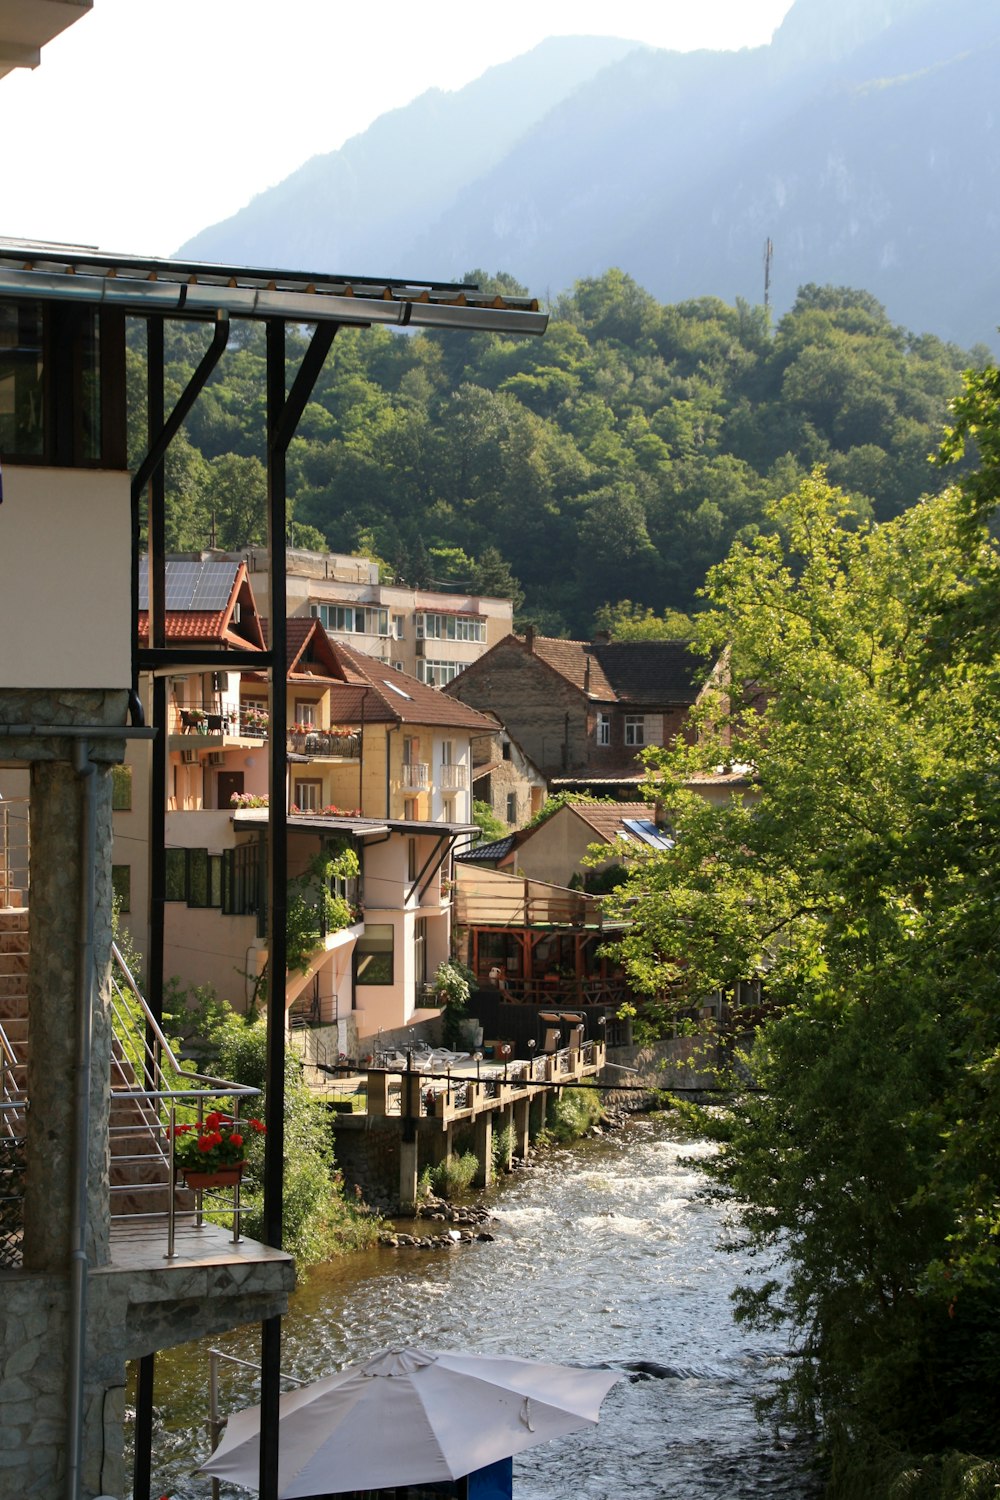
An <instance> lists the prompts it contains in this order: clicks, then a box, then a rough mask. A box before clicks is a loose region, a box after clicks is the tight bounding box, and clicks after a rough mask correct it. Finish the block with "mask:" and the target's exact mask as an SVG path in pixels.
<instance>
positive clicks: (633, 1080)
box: [601, 1037, 717, 1110]
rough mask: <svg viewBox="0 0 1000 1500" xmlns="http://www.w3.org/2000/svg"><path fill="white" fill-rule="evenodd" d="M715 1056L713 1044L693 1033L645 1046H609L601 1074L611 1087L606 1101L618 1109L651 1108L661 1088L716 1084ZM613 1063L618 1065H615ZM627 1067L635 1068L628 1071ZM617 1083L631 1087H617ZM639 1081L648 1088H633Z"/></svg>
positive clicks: (701, 1087) (710, 1086)
mask: <svg viewBox="0 0 1000 1500" xmlns="http://www.w3.org/2000/svg"><path fill="white" fill-rule="evenodd" d="M715 1056H716V1054H715V1050H714V1045H713V1047H712V1048H711V1049H710V1050H709V1049H708V1048H707V1047H706V1044H705V1043H704V1042H702V1041H699V1040H698V1039H697V1038H694V1037H669V1038H665V1039H663V1040H662V1041H658V1042H651V1043H647V1044H646V1045H644V1046H640V1045H639V1044H637V1043H633V1044H632V1045H631V1046H629V1047H609V1048H608V1055H607V1066H606V1067H605V1070H604V1073H603V1074H602V1075H601V1082H602V1083H603V1084H606V1085H607V1087H608V1092H607V1093H606V1094H605V1096H604V1097H605V1102H606V1103H607V1104H608V1106H609V1107H611V1108H615V1109H626V1110H638V1109H648V1108H649V1106H650V1104H652V1103H654V1101H655V1096H656V1093H657V1092H658V1091H660V1090H664V1089H667V1090H669V1089H672V1088H673V1089H685V1090H688V1089H710V1088H713V1087H715V1086H716V1084H717V1078H716V1074H715V1071H714V1068H713V1064H714V1061H715ZM614 1063H617V1064H619V1066H618V1067H612V1066H611V1064H614ZM625 1068H629V1069H635V1070H636V1071H635V1072H625V1071H623V1069H625ZM615 1084H627V1085H628V1086H629V1087H628V1089H627V1090H626V1089H624V1088H619V1089H616V1088H615ZM637 1085H640V1086H644V1087H645V1088H646V1089H647V1090H648V1091H649V1092H648V1093H634V1092H632V1090H633V1089H634V1088H635V1087H636V1086H637Z"/></svg>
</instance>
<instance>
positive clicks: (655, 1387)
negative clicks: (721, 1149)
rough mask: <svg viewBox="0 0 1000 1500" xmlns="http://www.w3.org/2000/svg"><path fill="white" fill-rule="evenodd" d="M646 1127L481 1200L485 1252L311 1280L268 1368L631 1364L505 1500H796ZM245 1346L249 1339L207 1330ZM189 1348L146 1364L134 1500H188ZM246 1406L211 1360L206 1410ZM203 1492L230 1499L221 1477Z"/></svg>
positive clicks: (749, 1366) (663, 1152)
mask: <svg viewBox="0 0 1000 1500" xmlns="http://www.w3.org/2000/svg"><path fill="white" fill-rule="evenodd" d="M709 1149H711V1148H710V1147H708V1146H699V1145H697V1144H695V1145H692V1144H691V1143H690V1142H681V1141H680V1140H679V1139H678V1138H677V1137H676V1136H675V1135H674V1134H673V1132H672V1130H671V1127H670V1125H669V1124H668V1123H667V1122H665V1121H663V1120H658V1119H649V1118H641V1119H637V1120H634V1121H632V1122H630V1123H629V1125H628V1126H626V1128H625V1129H623V1130H622V1131H620V1132H617V1133H615V1134H614V1135H608V1136H604V1137H602V1138H600V1139H599V1140H592V1141H585V1142H582V1143H580V1144H579V1145H577V1146H575V1147H573V1148H572V1149H570V1150H561V1151H557V1152H553V1153H550V1154H548V1155H546V1156H544V1157H542V1158H540V1159H539V1161H538V1162H537V1163H536V1164H535V1165H534V1166H533V1167H532V1168H531V1169H530V1170H527V1171H524V1172H522V1173H519V1174H517V1175H516V1176H515V1177H514V1178H513V1179H509V1180H508V1181H507V1182H506V1183H505V1184H504V1185H503V1186H502V1187H501V1188H500V1189H499V1190H498V1191H497V1192H496V1193H495V1196H494V1201H493V1205H492V1206H493V1209H494V1212H495V1213H496V1215H497V1221H496V1223H495V1224H494V1225H492V1226H491V1229H492V1232H493V1233H494V1234H495V1236H496V1238H495V1240H494V1242H493V1243H482V1244H479V1243H477V1244H475V1245H472V1246H468V1245H466V1246H457V1247H455V1248H454V1249H453V1250H451V1251H440V1250H439V1251H426V1250H424V1251H421V1250H416V1249H414V1250H405V1251H403V1250H378V1251H373V1252H370V1253H368V1254H363V1255H357V1256H350V1257H347V1258H345V1259H343V1260H339V1261H335V1262H332V1263H330V1264H328V1265H325V1266H321V1267H318V1268H316V1269H314V1270H313V1271H311V1272H310V1273H309V1274H308V1276H307V1278H306V1279H305V1282H304V1284H303V1286H302V1287H301V1288H300V1290H299V1291H298V1292H296V1294H295V1296H294V1298H293V1305H292V1310H291V1312H290V1314H289V1316H288V1317H287V1318H286V1320H285V1322H284V1325H283V1328H284V1333H283V1345H282V1351H283V1352H282V1368H283V1369H284V1370H286V1371H287V1372H288V1373H289V1374H291V1375H295V1376H298V1377H300V1378H305V1379H313V1378H316V1377H318V1376H320V1375H323V1374H328V1373H330V1372H331V1371H332V1370H334V1369H338V1368H340V1367H341V1366H342V1365H344V1364H348V1363H352V1362H354V1361H358V1360H361V1359H365V1358H367V1357H368V1356H369V1355H371V1354H372V1353H374V1352H375V1351H376V1350H377V1349H380V1348H383V1347H385V1346H386V1345H389V1344H399V1343H404V1344H408V1343H424V1344H427V1345H429V1346H431V1347H438V1348H451V1349H468V1350H473V1351H476V1352H479V1353H505V1354H514V1355H521V1356H526V1357H531V1358H538V1359H546V1360H555V1361H562V1362H564V1363H568V1364H579V1365H595V1364H609V1365H611V1366H615V1367H617V1366H622V1367H625V1366H627V1365H630V1364H634V1363H635V1362H637V1361H649V1362H653V1363H655V1364H656V1365H658V1366H664V1367H667V1369H668V1370H669V1372H670V1373H669V1374H667V1375H666V1376H664V1377H659V1378H642V1377H639V1378H635V1377H634V1376H633V1378H631V1379H630V1378H627V1377H626V1378H625V1379H624V1380H622V1381H621V1382H620V1383H619V1384H618V1385H616V1386H615V1387H614V1388H613V1389H612V1391H611V1392H610V1394H609V1395H608V1396H607V1398H606V1400H605V1402H604V1405H603V1407H602V1410H601V1421H600V1425H599V1426H598V1427H597V1428H596V1429H593V1430H591V1431H589V1432H586V1433H583V1434H578V1435H575V1436H573V1437H568V1438H564V1439H561V1440H560V1441H558V1442H554V1443H549V1444H546V1445H544V1446H543V1447H540V1448H536V1449H533V1450H532V1451H531V1452H529V1453H526V1454H523V1455H522V1456H521V1457H519V1458H517V1459H515V1462H514V1492H515V1495H516V1496H517V1497H518V1500H566V1497H574V1500H575V1497H594V1500H618V1497H620V1496H628V1497H629V1500H764V1497H768V1496H774V1497H780V1500H813V1497H815V1496H817V1495H818V1493H819V1488H818V1486H817V1484H816V1482H815V1479H814V1478H813V1476H812V1474H811V1472H810V1469H809V1465H808V1454H806V1453H804V1452H802V1451H801V1450H798V1449H796V1447H795V1446H791V1447H789V1446H787V1445H786V1444H785V1443H784V1442H778V1441H776V1440H775V1436H774V1434H773V1433H772V1432H770V1431H769V1430H767V1429H762V1428H760V1427H759V1426H758V1425H757V1423H756V1421H755V1418H754V1415H753V1398H754V1395H755V1394H758V1393H760V1392H761V1391H762V1390H764V1389H765V1388H766V1386H767V1383H768V1380H769V1379H770V1378H771V1377H772V1376H773V1373H774V1372H775V1370H776V1369H777V1368H778V1367H779V1366H780V1361H781V1353H782V1351H781V1348H780V1346H779V1345H778V1344H777V1343H776V1341H775V1340H774V1338H773V1337H772V1336H770V1335H762V1334H759V1333H752V1332H748V1331H747V1330H745V1329H743V1328H738V1327H737V1326H736V1325H735V1324H734V1323H733V1321H732V1316H731V1311H730V1303H729V1294H730V1292H731V1291H732V1289H733V1287H734V1286H735V1285H736V1284H737V1283H738V1282H739V1281H741V1280H742V1279H743V1278H744V1276H746V1275H747V1274H749V1272H750V1270H751V1267H750V1265H749V1264H748V1262H747V1260H746V1258H745V1257H744V1256H743V1255H742V1254H740V1253H729V1254H727V1253H724V1252H722V1251H720V1250H719V1249H718V1240H719V1236H720V1229H721V1219H720V1210H719V1208H718V1206H717V1205H715V1204H712V1203H709V1202H707V1201H706V1200H705V1199H703V1198H702V1197H700V1196H699V1188H700V1186H701V1185H702V1184H703V1181H704V1179H703V1178H702V1177H701V1175H700V1174H699V1173H698V1171H697V1169H696V1167H695V1166H694V1165H691V1164H690V1163H689V1162H688V1161H687V1160H685V1159H686V1158H695V1159H697V1157H698V1155H699V1154H703V1153H704V1152H705V1151H708V1150H709ZM215 1343H216V1346H217V1347H219V1348H222V1349H224V1350H225V1351H226V1352H227V1353H230V1354H234V1355H237V1356H239V1357H241V1358H245V1359H250V1360H253V1359H255V1358H257V1357H258V1340H257V1331H256V1330H241V1331H240V1332H239V1333H237V1334H232V1335H229V1336H227V1337H224V1338H222V1339H219V1340H216V1341H215ZM206 1391H207V1358H206V1355H205V1351H204V1348H202V1347H200V1346H196V1345H189V1346H187V1347H186V1348H185V1349H183V1350H177V1351H174V1352H172V1353H168V1354H164V1355H162V1356H160V1358H159V1359H158V1360H157V1394H156V1402H157V1405H158V1407H160V1408H161V1409H162V1410H163V1411H164V1412H168V1413H169V1418H170V1420H169V1426H168V1427H167V1428H165V1429H163V1428H161V1430H160V1431H158V1433H157V1438H156V1445H155V1454H154V1471H153V1472H154V1488H153V1494H154V1495H159V1494H161V1493H163V1494H167V1495H169V1496H171V1500H202V1497H207V1496H208V1495H209V1493H210V1489H209V1484H208V1481H207V1480H203V1479H200V1478H192V1477H191V1467H192V1458H193V1456H197V1455H199V1454H201V1453H203V1452H204V1451H206V1447H205V1442H204V1439H203V1437H202V1432H201V1431H199V1430H198V1428H199V1424H200V1423H203V1422H204V1420H205V1416H206V1399H207V1398H206ZM255 1400H256V1386H255V1378H254V1372H253V1371H251V1370H237V1369H235V1367H233V1366H228V1367H226V1366H223V1374H222V1404H223V1409H224V1410H226V1411H229V1410H233V1409H235V1408H237V1407H242V1406H249V1405H252V1404H253V1403H254V1401H255ZM222 1493H223V1495H225V1496H227V1497H229V1496H233V1497H235V1496H237V1495H243V1496H245V1495H246V1493H247V1492H246V1491H242V1490H236V1489H231V1488H229V1487H226V1486H224V1487H223V1490H222Z"/></svg>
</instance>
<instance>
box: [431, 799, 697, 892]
mask: <svg viewBox="0 0 1000 1500" xmlns="http://www.w3.org/2000/svg"><path fill="white" fill-rule="evenodd" d="M596 844H601V845H606V846H607V847H608V849H609V850H610V851H611V852H610V853H609V854H608V855H607V856H606V857H605V858H602V859H600V860H595V859H594V857H593V856H592V855H591V852H590V851H591V849H592V847H593V846H594V845H596ZM671 847H672V844H671V840H670V835H669V832H668V831H667V830H666V829H665V828H664V827H663V826H662V823H659V824H658V823H657V820H656V814H655V811H654V809H653V808H652V807H650V805H649V803H648V802H566V803H564V804H563V806H562V807H557V808H556V810H555V812H553V813H551V814H550V816H548V817H547V818H545V819H544V820H543V821H542V822H541V823H538V824H536V825H535V826H534V827H533V828H522V829H521V830H520V831H519V832H516V833H514V834H512V835H511V836H510V837H509V838H508V839H497V840H496V841H495V842H493V843H491V844H487V845H485V846H484V847H477V846H473V847H472V848H471V849H469V850H467V851H466V852H464V853H463V854H461V855H460V856H459V858H460V859H461V861H462V863H463V864H467V865H485V866H488V867H489V868H491V869H494V870H503V871H505V872H506V873H507V874H511V875H515V874H516V875H521V876H524V877H526V878H527V879H529V880H541V881H546V882H548V883H549V884H552V885H558V886H565V887H572V888H575V889H580V890H584V891H595V890H601V889H607V884H606V881H607V877H608V875H609V872H610V873H612V874H614V873H617V872H618V871H620V870H623V869H627V868H628V866H629V864H630V863H634V861H635V860H636V858H637V857H639V858H641V857H642V855H643V853H644V852H645V851H648V850H653V851H657V852H658V851H662V850H665V849H669V848H671Z"/></svg>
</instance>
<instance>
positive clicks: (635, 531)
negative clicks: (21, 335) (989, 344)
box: [131, 271, 987, 636]
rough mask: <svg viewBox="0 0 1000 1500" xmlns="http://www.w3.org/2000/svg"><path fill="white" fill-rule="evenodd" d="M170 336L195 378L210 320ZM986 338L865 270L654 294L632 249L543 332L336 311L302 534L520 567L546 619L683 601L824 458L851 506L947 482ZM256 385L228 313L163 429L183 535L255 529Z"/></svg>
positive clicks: (463, 566) (258, 350)
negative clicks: (767, 296) (959, 343)
mask: <svg viewBox="0 0 1000 1500" xmlns="http://www.w3.org/2000/svg"><path fill="white" fill-rule="evenodd" d="M475 279H476V280H477V281H479V282H480V283H482V282H483V281H484V280H485V278H484V277H482V276H481V275H476V276H475ZM501 280H502V281H505V279H504V278H501ZM505 284H506V285H507V286H508V287H510V285H511V284H510V283H509V281H505ZM172 338H173V345H172V363H171V366H170V374H171V378H172V380H173V381H174V382H175V383H176V388H177V389H179V388H180V386H181V383H182V382H183V381H184V380H185V379H186V378H187V376H188V374H189V373H190V371H191V369H193V367H194V365H195V363H196V361H197V359H198V358H199V356H200V353H201V348H202V345H201V342H200V341H201V340H203V338H204V335H203V334H202V333H201V332H199V331H198V330H194V329H192V330H190V331H188V330H186V329H180V330H178V329H177V327H176V325H175V331H174V332H173V334H172ZM304 344H305V337H304V336H302V337H301V339H300V341H299V346H298V347H296V346H295V344H294V341H293V343H292V344H291V345H290V355H289V365H290V373H291V370H292V369H294V367H296V366H297V364H298V360H299V358H300V356H301V351H302V348H303V347H304ZM986 357H987V356H986V351H985V350H979V351H973V353H972V354H970V353H969V352H968V351H963V350H960V349H958V348H957V347H955V346H954V345H949V344H945V343H943V342H942V341H941V340H939V339H937V338H935V337H934V336H932V335H929V334H923V335H918V336H915V335H912V334H910V333H907V332H906V331H905V330H903V329H902V328H898V327H895V326H893V324H892V323H891V322H890V321H889V319H888V318H887V317H886V315H885V313H884V311H883V309H882V308H881V307H880V306H879V304H878V303H877V302H876V301H875V300H874V298H872V297H871V296H870V295H868V294H867V293H865V292H863V291H851V290H845V289H838V288H830V287H816V286H808V287H804V288H803V289H802V290H801V291H800V292H799V295H798V297H797V298H796V300H795V304H794V307H793V308H792V309H791V311H790V312H788V313H787V314H786V315H785V316H784V317H782V318H781V319H780V321H778V322H777V324H776V326H774V327H772V326H771V325H770V323H769V319H768V316H767V313H766V312H765V310H764V309H763V308H761V307H751V306H749V305H748V304H745V303H742V302H740V303H738V304H737V305H736V306H735V307H730V306H727V305H726V304H725V303H723V302H720V301H718V300H716V299H714V298H701V299H698V300H696V301H691V302H685V303H680V304H677V305H673V306H665V305H662V304H660V303H659V302H657V301H656V300H655V299H654V298H653V297H651V296H649V295H648V294H647V293H646V292H645V291H643V290H642V288H640V287H639V286H638V285H636V283H635V282H633V281H632V280H630V279H629V278H628V277H627V276H624V275H622V274H621V273H620V272H617V271H609V272H608V273H607V274H606V275H604V276H602V277H600V278H596V279H593V280H589V281H584V282H580V283H578V284H577V286H576V288H575V289H574V291H573V293H572V294H571V295H568V296H566V297H565V298H563V299H561V300H560V301H559V303H558V305H557V307H556V308H555V310H554V315H553V318H552V321H551V324H550V327H549V331H548V333H547V334H546V336H545V337H544V338H542V339H530V340H529V339H511V338H501V337H494V336H490V335H475V336H470V337H467V338H462V337H459V336H455V335H453V334H449V335H446V336H439V335H436V334H422V335H419V336H406V335H402V334H395V333H391V332H388V331H386V330H370V331H369V330H344V331H343V332H341V333H340V335H339V336H338V338H337V340H336V342H335V344H334V348H333V352H332V354H331V356H330V358H329V359H328V360H327V364H326V367H325V368H324V370H323V372H322V374H321V376H320V378H319V381H318V382H317V385H316V388H315V392H314V395H313V400H312V401H311V403H310V404H309V406H308V407H307V408H306V411H305V414H304V417H303V420H302V423H301V425H300V428H299V435H298V437H297V438H296V440H295V442H294V443H293V445H292V449H291V452H290V461H289V493H290V497H291V502H292V506H293V512H294V523H293V529H292V537H291V540H292V541H293V542H295V543H297V544H298V545H305V546H328V547H330V548H331V549H333V550H336V551H344V552H350V551H361V552H365V553H368V554H374V555H377V556H379V557H380V558H382V559H383V560H384V561H385V562H386V563H387V564H388V565H389V566H390V567H391V568H392V569H393V570H394V571H395V572H396V574H397V575H398V576H399V577H401V578H403V579H405V580H406V581H407V582H409V583H413V584H428V583H432V582H433V583H434V584H435V585H444V586H448V585H453V586H468V585H470V584H471V585H472V586H473V587H475V588H478V589H480V590H482V591H484V592H489V591H493V592H506V591H507V589H508V588H510V589H511V590H512V591H513V592H514V595H515V597H519V595H520V592H521V591H523V605H522V606H521V609H520V614H521V616H522V618H524V619H531V620H533V621H534V622H535V623H536V624H537V625H538V626H539V627H540V628H542V629H543V630H545V631H546V632H548V633H550V634H559V633H570V634H573V635H578V636H579V635H582V634H586V633H587V632H588V631H589V630H590V629H591V628H592V625H593V621H594V616H595V614H596V612H597V611H598V609H599V608H600V606H601V605H602V604H605V603H607V602H614V601H618V600H621V599H630V600H632V601H634V602H636V603H640V604H643V605H645V606H649V607H651V608H653V609H654V610H655V611H657V612H660V611H662V610H663V609H665V608H666V609H676V610H690V609H691V608H692V607H693V606H694V605H695V602H696V599H695V596H696V591H697V590H698V588H699V587H700V585H701V583H702V581H703V579H704V577H705V573H706V570H707V569H708V568H709V567H710V566H711V565H712V564H714V563H717V562H719V561H720V560H721V559H722V558H723V557H724V556H725V555H726V554H727V552H728V551H729V548H730V546H731V544H732V542H733V540H734V539H735V538H737V537H740V538H744V539H749V538H750V537H752V536H753V535H754V534H755V533H756V532H757V531H759V530H760V529H762V528H764V529H767V528H769V527H770V526H771V524H772V523H771V522H769V521H768V520H767V519H766V518H765V508H766V506H767V504H768V502H769V501H771V500H774V499H776V498H780V497H781V496H783V495H785V494H787V493H789V492H790V491H791V490H793V489H794V488H795V487H796V485H797V484H798V483H799V481H800V479H801V478H802V477H803V475H805V474H807V473H808V472H810V471H811V470H812V469H813V468H814V467H815V466H816V465H817V464H824V465H826V468H827V472H828V475H829V478H830V480H831V481H832V482H833V483H834V484H836V485H838V486H840V487H842V488H843V489H844V490H845V491H846V492H847V493H848V494H849V496H850V497H851V502H852V504H853V507H854V510H855V513H856V515H857V516H858V517H859V518H862V517H874V518H875V519H878V520H884V519H887V518H889V517H891V516H894V515H896V514H897V513H898V512H899V511H900V510H901V509H903V508H904V507H906V506H908V505H910V504H912V503H913V501H914V500H915V499H916V498H917V497H918V496H919V495H920V494H921V493H922V492H923V491H924V490H927V489H930V488H932V487H934V481H933V478H932V476H931V473H930V471H929V469H928V467H927V457H928V455H929V454H930V453H931V451H932V450H933V449H934V448H935V447H936V445H937V443H938V440H939V435H940V430H941V427H942V425H943V423H944V421H945V418H946V411H947V403H948V401H949V399H950V398H951V397H952V396H953V395H954V393H955V392H956V391H957V389H958V386H959V372H960V370H961V369H962V368H963V367H965V366H967V365H969V364H970V363H975V362H977V360H983V361H984V360H985V359H986ZM131 358H132V361H133V364H132V371H133V375H134V377H135V382H136V391H137V393H138V388H139V382H140V380H141V351H140V350H139V349H138V348H135V349H133V350H132V353H131ZM263 393H264V348H263V330H262V329H261V328H258V327H256V326H254V325H246V324H242V325H238V329H237V331H236V332H235V333H234V339H233V347H232V348H231V349H230V351H229V352H228V353H227V355H226V357H225V359H224V360H223V362H222V364H221V366H220V368H219V371H218V372H217V374H216V377H215V378H214V379H213V381H212V383H211V385H210V387H209V388H208V390H207V391H206V392H205V393H204V395H203V396H202V398H201V400H200V402H199V403H198V405H197V406H196V408H195V411H194V413H193V415H192V417H191V418H190V420H189V423H188V426H187V430H186V441H181V443H180V444H179V445H177V444H175V445H174V449H173V450H172V451H171V457H170V460H169V464H168V468H169V484H170V492H171V500H172V505H171V513H170V522H169V526H170V534H169V538H168V541H169V545H170V546H171V547H173V548H178V549H185V550H186V549H195V548H201V547H205V546H208V545H210V544H211V542H212V541H213V539H214V541H215V543H216V545H218V546H221V547H237V546H242V545H246V544H253V543H260V542H263V541H264V539H265V520H264V516H265V511H264V492H265V486H264V467H263V462H262V459H263V454H262V453H260V452H259V451H258V450H257V448H256V447H255V443H256V441H257V434H258V433H260V432H261V431H262V430H263V423H262V420H261V409H262V405H263ZM134 406H135V409H136V411H137V412H138V411H140V410H141V409H142V402H141V400H140V399H138V394H137V399H136V401H135V403H134ZM134 440H135V443H136V444H138V443H139V442H140V440H141V433H140V431H139V422H138V418H137V421H136V430H135V432H134ZM514 580H516V583H515V582H514Z"/></svg>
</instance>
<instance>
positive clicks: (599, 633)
mask: <svg viewBox="0 0 1000 1500" xmlns="http://www.w3.org/2000/svg"><path fill="white" fill-rule="evenodd" d="M610 643H611V632H610V630H595V631H594V641H593V644H594V645H595V646H607V645H610Z"/></svg>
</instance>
